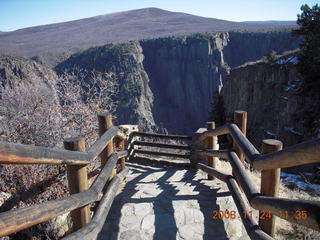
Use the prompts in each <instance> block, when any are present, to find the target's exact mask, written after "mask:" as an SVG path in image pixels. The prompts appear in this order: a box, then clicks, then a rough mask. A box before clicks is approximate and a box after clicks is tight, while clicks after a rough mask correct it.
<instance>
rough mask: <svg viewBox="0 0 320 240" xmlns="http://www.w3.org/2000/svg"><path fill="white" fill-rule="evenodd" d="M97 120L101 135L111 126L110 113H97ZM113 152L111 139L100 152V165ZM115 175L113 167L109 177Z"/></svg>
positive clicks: (102, 164)
mask: <svg viewBox="0 0 320 240" xmlns="http://www.w3.org/2000/svg"><path fill="white" fill-rule="evenodd" d="M98 121H99V136H100V137H101V136H102V135H103V134H104V133H105V132H106V131H107V130H108V129H109V128H111V127H112V126H113V123H112V115H111V114H110V113H101V114H98ZM113 152H114V149H113V140H111V141H110V142H109V143H108V144H107V146H106V148H105V149H104V150H103V151H102V152H101V154H100V158H101V167H103V166H104V164H105V163H106V162H107V160H108V158H109V157H110V156H111V154H112V153H113ZM115 175H116V169H114V170H113V171H112V173H111V176H110V179H112V178H113V177H114V176H115Z"/></svg>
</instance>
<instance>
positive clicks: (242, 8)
mask: <svg viewBox="0 0 320 240" xmlns="http://www.w3.org/2000/svg"><path fill="white" fill-rule="evenodd" d="M305 3H306V4H308V5H309V6H313V5H315V4H316V3H318V4H319V1H312V0H310V1H309V0H305V1H299V0H240V1H229V0H217V1H216V0H192V1H188V0H158V1H153V0H0V31H12V30H16V29H20V28H25V27H30V26H37V25H44V24H50V23H57V22H65V21H70V20H76V19H81V18H86V17H92V16H96V15H101V14H106V13H112V12H120V11H127V10H132V9H139V8H146V7H157V8H162V9H165V10H169V11H176V12H185V13H190V14H195V15H199V16H204V17H213V18H220V19H225V20H231V21H252V20H296V19H297V14H298V13H300V6H301V5H302V4H305Z"/></svg>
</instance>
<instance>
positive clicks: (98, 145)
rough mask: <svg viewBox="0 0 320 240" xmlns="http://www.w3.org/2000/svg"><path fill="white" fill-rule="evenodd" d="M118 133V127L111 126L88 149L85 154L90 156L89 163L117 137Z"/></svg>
mask: <svg viewBox="0 0 320 240" xmlns="http://www.w3.org/2000/svg"><path fill="white" fill-rule="evenodd" d="M118 131H119V128H118V127H115V126H112V127H111V128H109V129H108V130H107V131H106V132H105V133H104V134H103V135H102V136H101V137H100V138H99V139H98V140H97V141H96V142H95V143H94V144H93V145H92V147H91V148H89V150H88V151H87V152H88V154H90V158H91V159H90V161H93V160H94V159H96V158H97V157H98V156H99V155H100V154H101V152H102V151H103V150H104V149H105V147H106V145H107V144H108V143H109V142H110V141H111V140H112V139H113V138H114V137H115V136H116V135H117V133H118Z"/></svg>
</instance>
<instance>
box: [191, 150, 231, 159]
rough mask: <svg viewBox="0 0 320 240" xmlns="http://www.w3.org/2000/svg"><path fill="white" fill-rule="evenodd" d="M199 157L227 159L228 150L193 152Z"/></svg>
mask: <svg viewBox="0 0 320 240" xmlns="http://www.w3.org/2000/svg"><path fill="white" fill-rule="evenodd" d="M195 152H196V153H197V154H199V155H200V156H211V157H218V158H224V159H228V153H229V151H228V150H206V149H200V150H196V151H195Z"/></svg>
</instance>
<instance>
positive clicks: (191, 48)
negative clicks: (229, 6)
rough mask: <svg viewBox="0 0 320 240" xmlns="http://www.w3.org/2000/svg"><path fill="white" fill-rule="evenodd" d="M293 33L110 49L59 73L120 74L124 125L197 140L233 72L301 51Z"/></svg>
mask: <svg viewBox="0 0 320 240" xmlns="http://www.w3.org/2000/svg"><path fill="white" fill-rule="evenodd" d="M298 42H299V39H298V38H297V37H294V36H292V35H291V33H290V32H265V33H261V32H260V33H257V32H256V33H212V34H209V33H208V34H193V35H189V36H179V37H166V38H157V39H148V40H143V41H131V42H129V43H122V44H108V45H105V46H102V47H95V48H90V49H88V50H85V51H82V52H80V53H77V54H74V55H73V56H71V57H70V58H68V59H67V60H65V61H63V62H61V63H60V64H59V65H58V66H57V67H56V70H57V71H58V72H61V71H63V70H68V69H73V68H74V67H77V68H84V69H88V70H93V69H95V70H97V71H100V72H114V73H115V74H116V76H117V78H118V82H119V94H118V95H117V96H116V98H117V101H118V108H117V111H116V114H117V116H118V120H119V121H118V122H119V123H120V124H124V123H128V124H139V125H140V128H143V129H153V130H156V129H158V130H159V129H167V130H168V132H170V133H175V134H192V133H193V132H194V131H195V130H196V129H197V128H199V127H201V126H203V125H204V124H205V122H206V121H207V120H208V112H209V110H210V105H211V103H212V101H213V98H214V94H215V92H216V90H217V88H218V87H220V88H221V87H222V79H223V78H224V77H225V76H226V75H227V74H228V72H229V70H230V66H231V67H233V66H235V65H240V64H243V63H244V62H247V61H250V60H257V59H259V58H261V57H262V56H264V55H266V54H267V53H268V52H269V51H270V50H276V51H277V52H283V51H286V50H290V49H293V48H296V47H297V46H298Z"/></svg>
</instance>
